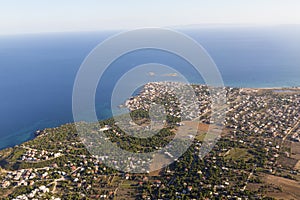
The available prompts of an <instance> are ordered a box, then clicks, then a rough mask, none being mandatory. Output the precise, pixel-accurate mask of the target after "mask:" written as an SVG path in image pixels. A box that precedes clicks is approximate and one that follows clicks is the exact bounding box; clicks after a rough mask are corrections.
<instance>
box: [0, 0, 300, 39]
mask: <svg viewBox="0 0 300 200" xmlns="http://www.w3.org/2000/svg"><path fill="white" fill-rule="evenodd" d="M299 11H300V1H299V0H118V1H117V0H73V1H71V0H68V1H67V0H48V1H46V0H0V34H16V33H30V32H62V31H89V30H102V29H128V28H141V27H149V26H151V27H152V26H158V27H160V26H174V25H188V24H224V23H225V24H228V23H229V24H300V12H299Z"/></svg>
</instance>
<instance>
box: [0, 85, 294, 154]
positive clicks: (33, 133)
mask: <svg viewBox="0 0 300 200" xmlns="http://www.w3.org/2000/svg"><path fill="white" fill-rule="evenodd" d="M191 85H204V84H195V83H192V84H191ZM225 87H226V88H235V89H242V90H249V91H254V92H257V91H265V90H271V91H274V90H279V91H278V93H286V92H288V93H289V92H293V91H298V90H300V86H293V87H285V86H283V87H232V86H225ZM142 90H143V88H141V91H142ZM281 90H282V91H281ZM138 94H139V92H135V93H134V96H137V95H138ZM109 118H110V117H108V118H105V119H100V120H99V121H104V120H107V119H109ZM73 123H74V122H73V121H69V122H65V123H57V124H56V125H55V126H48V127H45V128H42V129H34V130H27V131H26V132H27V134H26V137H25V135H23V136H24V137H25V138H26V139H25V140H24V141H20V142H18V143H17V144H15V145H7V146H4V147H0V151H1V150H4V149H9V148H14V147H16V146H19V145H21V144H22V143H24V142H27V141H30V140H33V139H35V138H36V137H38V136H39V134H37V133H38V132H41V133H42V132H43V130H44V129H47V128H50V129H54V128H58V127H60V126H63V125H66V124H73ZM32 126H34V125H32ZM27 129H30V128H27ZM20 132H21V131H20ZM17 134H18V133H17ZM10 137H14V135H13V136H7V138H10Z"/></svg>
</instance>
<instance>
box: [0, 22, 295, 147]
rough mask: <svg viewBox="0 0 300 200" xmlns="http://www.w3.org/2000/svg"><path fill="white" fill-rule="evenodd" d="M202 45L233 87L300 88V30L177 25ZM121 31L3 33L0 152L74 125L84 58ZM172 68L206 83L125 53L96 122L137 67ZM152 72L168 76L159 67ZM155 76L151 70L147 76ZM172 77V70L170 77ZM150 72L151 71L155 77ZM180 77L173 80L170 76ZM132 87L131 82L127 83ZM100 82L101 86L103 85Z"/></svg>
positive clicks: (183, 66)
mask: <svg viewBox="0 0 300 200" xmlns="http://www.w3.org/2000/svg"><path fill="white" fill-rule="evenodd" d="M177 31H179V32H182V33H184V34H186V35H188V36H189V37H191V38H193V39H194V40H195V41H197V42H199V43H200V44H201V45H202V46H203V47H204V48H205V49H206V51H207V52H208V53H209V55H210V56H211V58H212V59H213V60H214V62H215V63H216V65H217V67H218V69H219V71H220V73H221V75H222V78H223V81H224V84H225V85H226V86H231V87H249V88H266V87H267V88H275V87H276V88H277V87H280V88H281V87H299V86H300V26H298V25H281V26H265V27H255V26H237V27H210V26H208V27H197V28H195V27H194V28H185V29H181V28H178V29H177ZM118 33H119V31H99V32H80V33H79V32H76V33H47V34H46V33H43V34H24V35H2V36H0V149H3V148H7V147H13V146H15V145H18V144H21V143H23V142H25V141H27V140H30V139H32V138H34V133H35V131H36V130H39V129H44V128H51V127H56V126H59V125H62V124H65V123H71V122H73V115H72V91H73V85H74V81H75V77H76V74H77V72H78V70H79V68H80V66H81V64H82V62H83V61H84V59H85V58H86V56H87V55H88V54H89V53H90V52H91V50H93V49H94V48H95V47H96V46H97V45H98V44H99V43H101V42H102V41H104V40H105V39H107V38H109V37H111V36H113V35H114V34H118ZM146 63H160V64H162V65H167V66H172V67H173V68H174V69H176V70H177V71H179V72H182V74H183V75H184V76H185V77H186V78H187V79H188V81H189V82H192V83H199V84H203V83H204V82H203V79H202V77H201V76H198V75H196V74H197V73H195V70H194V69H193V68H192V67H191V66H190V63H188V62H187V61H185V60H183V59H182V58H180V57H178V56H176V55H173V54H171V53H168V52H164V51H159V50H154V49H146V50H140V51H134V52H130V53H128V54H126V55H123V56H122V57H120V58H119V59H117V60H116V61H115V62H113V63H112V64H111V65H112V67H110V68H109V70H107V71H106V72H105V74H106V76H105V77H106V78H103V79H101V81H100V83H101V82H102V83H103V84H100V83H99V86H98V88H97V93H96V98H95V104H96V111H97V117H98V119H99V120H102V119H106V118H109V117H111V116H112V111H111V107H110V98H111V95H112V94H111V91H112V89H113V87H114V85H115V83H116V82H117V80H118V79H120V77H122V74H124V73H126V71H128V70H130V69H132V68H133V67H134V66H137V65H142V64H146ZM154 70H155V73H161V74H168V73H169V72H168V70H165V69H161V71H160V68H156V69H154ZM149 73H150V75H151V73H154V72H150V71H149ZM169 74H170V73H169ZM152 75H153V74H152ZM169 78H170V79H172V78H173V79H174V80H175V79H176V77H175V76H169ZM128 84H130V81H129V82H128ZM100 85H101V86H100Z"/></svg>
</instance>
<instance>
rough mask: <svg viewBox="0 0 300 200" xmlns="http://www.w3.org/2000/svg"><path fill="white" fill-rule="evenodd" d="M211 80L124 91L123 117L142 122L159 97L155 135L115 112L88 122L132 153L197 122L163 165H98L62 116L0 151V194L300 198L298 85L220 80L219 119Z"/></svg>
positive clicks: (160, 142)
mask: <svg viewBox="0 0 300 200" xmlns="http://www.w3.org/2000/svg"><path fill="white" fill-rule="evenodd" d="M180 88H181V89H180ZM190 88H192V89H193V92H192V93H191V92H190V91H191V90H190ZM210 89H211V88H209V87H207V86H205V85H188V86H187V85H185V84H183V83H176V82H155V83H148V84H146V85H145V86H144V88H143V89H142V90H141V92H140V93H139V95H137V96H133V97H131V98H130V99H128V100H127V101H126V102H125V103H124V105H122V106H124V107H127V108H128V109H129V110H130V111H131V112H132V113H133V114H132V116H133V117H132V122H131V123H134V122H135V123H136V124H141V125H143V126H149V123H148V121H149V116H148V115H147V113H148V112H149V109H151V106H152V105H153V104H160V105H163V107H164V109H165V113H166V115H167V117H166V119H164V127H163V129H162V130H161V131H160V132H159V133H158V134H157V135H155V136H154V137H153V138H144V139H140V138H136V137H132V136H128V135H127V134H126V132H124V131H123V130H122V129H120V127H118V124H116V123H115V122H114V120H113V119H108V120H104V121H101V122H99V125H100V127H101V128H100V129H95V128H94V129H93V132H92V134H97V133H101V134H103V133H105V135H106V136H105V138H104V139H107V140H111V141H112V142H114V143H116V144H118V145H119V146H120V147H121V148H123V149H125V150H128V151H132V152H138V153H143V152H150V151H154V150H156V149H160V148H162V147H163V146H165V145H166V144H168V143H169V142H170V141H171V140H172V139H173V137H174V135H175V134H178V133H179V134H181V135H186V136H188V135H189V131H190V130H191V129H196V130H197V135H196V136H195V137H193V138H192V139H193V142H192V144H191V146H190V147H189V148H188V150H187V151H186V152H185V153H184V154H183V155H182V156H180V158H178V159H175V160H174V162H172V163H171V164H170V165H169V166H167V167H164V168H162V169H160V170H156V171H152V170H151V167H150V168H149V169H147V168H146V167H145V169H144V171H145V172H144V173H128V172H122V171H118V170H116V169H114V168H111V167H109V166H106V165H105V163H106V159H107V158H106V157H99V156H97V155H93V154H92V153H91V152H90V151H88V149H87V146H86V145H84V142H83V141H82V140H81V138H80V135H78V132H77V129H76V126H77V125H76V124H66V125H62V126H60V127H57V128H49V129H45V130H40V131H38V132H37V133H36V134H37V137H36V138H35V139H34V140H31V141H28V142H25V143H23V144H21V145H18V146H15V147H13V148H8V149H4V150H1V151H0V167H1V168H0V187H1V190H0V196H1V197H2V199H22V200H26V199H55V200H58V199H149V200H150V199H237V200H242V199H300V195H299V192H298V191H299V190H300V117H299V115H300V89H298V88H286V89H285V88H278V89H277V88H276V89H274V88H273V89H272V88H270V89H250V88H230V87H226V88H224V89H223V90H224V91H225V92H226V100H227V101H226V102H225V105H226V108H225V107H224V108H222V112H224V119H223V121H222V124H214V120H212V119H211V115H212V108H211V104H212V99H211V95H210V91H211V90H210ZM178 94H180V95H178ZM85 126H89V127H97V126H93V125H90V124H85ZM210 126H214V128H215V129H217V128H220V129H221V137H220V138H219V140H218V141H217V143H216V144H215V145H214V147H213V149H212V150H211V151H210V152H209V153H208V154H207V155H205V157H204V158H201V157H199V153H200V151H201V148H202V147H203V145H204V141H205V138H206V136H207V132H208V130H209V127H210ZM107 156H109V155H107ZM163 157H164V159H170V160H171V159H173V155H172V151H171V150H170V151H165V152H164V154H163ZM110 159H111V158H110ZM126 159H128V160H129V158H126ZM117 162H118V161H117V160H116V161H115V163H117ZM135 162H136V163H139V162H140V161H139V160H135Z"/></svg>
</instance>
